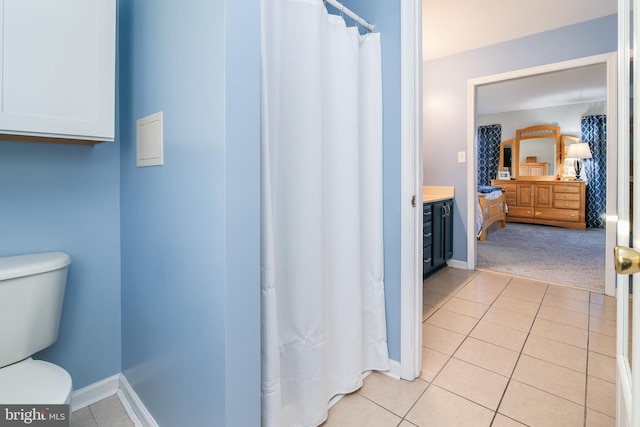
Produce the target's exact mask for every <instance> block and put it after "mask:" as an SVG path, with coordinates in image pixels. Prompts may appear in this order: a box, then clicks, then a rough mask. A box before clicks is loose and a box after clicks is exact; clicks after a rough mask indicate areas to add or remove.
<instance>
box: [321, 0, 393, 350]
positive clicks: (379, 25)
mask: <svg viewBox="0 0 640 427" xmlns="http://www.w3.org/2000/svg"><path fill="white" fill-rule="evenodd" d="M343 3H344V5H345V6H347V7H348V8H349V9H351V10H353V11H355V12H356V13H358V15H360V16H361V17H362V18H364V19H365V20H366V21H367V22H369V23H372V24H374V25H375V29H374V31H376V32H379V33H380V34H381V37H380V40H381V44H382V99H383V106H382V108H383V120H382V126H383V135H382V137H383V152H384V153H383V154H384V160H383V180H384V182H383V187H384V188H383V191H384V201H383V202H384V212H383V214H384V286H385V304H386V311H387V340H388V345H389V357H390V358H391V359H392V360H396V361H400V320H401V313H400V291H401V287H400V232H401V230H400V225H401V224H400V190H401V188H400V185H401V182H400V178H401V174H400V172H401V162H400V160H401V159H400V154H401V150H400V148H401V146H400V131H401V128H400V2H395V1H383V2H372V1H368V0H349V1H346V0H345V1H343ZM329 11H330V12H331V13H334V11H333V10H332V9H331V8H329ZM346 20H347V24H349V25H352V24H353V23H352V22H349V19H346Z"/></svg>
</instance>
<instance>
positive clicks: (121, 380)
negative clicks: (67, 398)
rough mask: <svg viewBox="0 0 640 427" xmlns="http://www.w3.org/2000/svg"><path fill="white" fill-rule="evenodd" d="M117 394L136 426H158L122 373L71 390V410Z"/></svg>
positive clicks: (73, 410)
mask: <svg viewBox="0 0 640 427" xmlns="http://www.w3.org/2000/svg"><path fill="white" fill-rule="evenodd" d="M114 394H115V395H117V396H118V398H119V399H120V401H121V402H122V406H123V407H124V409H125V411H127V414H128V415H129V418H131V420H132V421H133V423H134V424H135V426H136V427H158V424H157V423H156V421H155V420H154V419H153V417H152V416H151V414H150V413H149V411H147V408H145V406H144V405H143V404H142V401H141V400H140V398H139V397H138V395H137V394H136V392H135V391H134V390H133V388H132V387H131V384H129V381H127V378H126V377H125V376H124V375H123V374H116V375H113V376H111V377H109V378H105V379H103V380H101V381H98V382H96V383H93V384H89V385H88V386H86V387H83V388H81V389H78V390H76V391H74V392H73V396H72V397H71V412H75V411H78V410H80V409H82V408H86V407H87V406H89V405H92V404H94V403H96V402H99V401H101V400H102V399H106V398H107V397H109V396H113V395H114Z"/></svg>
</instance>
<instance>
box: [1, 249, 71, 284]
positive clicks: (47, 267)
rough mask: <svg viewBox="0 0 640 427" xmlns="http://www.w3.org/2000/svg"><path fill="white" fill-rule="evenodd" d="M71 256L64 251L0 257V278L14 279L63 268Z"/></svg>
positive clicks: (69, 261) (68, 262)
mask: <svg viewBox="0 0 640 427" xmlns="http://www.w3.org/2000/svg"><path fill="white" fill-rule="evenodd" d="M69 264H71V257H70V256H69V255H67V254H65V253H64V252H45V253H39V254H28V255H16V256H10V257H4V258H0V280H8V279H15V278H18V277H23V276H30V275H33V274H39V273H45V272H47V271H54V270H58V269H60V268H64V267H66V266H68V265H69Z"/></svg>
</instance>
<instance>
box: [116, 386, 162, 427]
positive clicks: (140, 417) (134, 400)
mask: <svg viewBox="0 0 640 427" xmlns="http://www.w3.org/2000/svg"><path fill="white" fill-rule="evenodd" d="M118 397H119V398H120V400H121V401H122V406H124V409H125V410H126V411H127V413H128V414H129V417H130V418H131V419H132V420H133V423H134V424H135V425H136V427H158V423H156V420H154V419H153V417H152V416H151V414H150V413H149V411H147V408H145V406H144V404H143V403H142V401H141V400H140V398H139V397H138V395H137V394H136V392H135V391H134V390H133V387H131V384H129V381H127V378H126V377H125V376H124V375H123V374H120V389H119V390H118Z"/></svg>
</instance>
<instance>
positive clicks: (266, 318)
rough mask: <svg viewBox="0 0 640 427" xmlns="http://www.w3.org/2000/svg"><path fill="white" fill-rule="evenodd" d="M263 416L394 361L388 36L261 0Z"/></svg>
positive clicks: (346, 388)
mask: <svg viewBox="0 0 640 427" xmlns="http://www.w3.org/2000/svg"><path fill="white" fill-rule="evenodd" d="M261 6H262V41H263V45H262V90H261V92H262V111H261V114H262V189H261V216H262V234H261V249H262V250H261V252H262V261H261V262H262V284H261V286H262V426H263V427H289V426H317V425H319V424H321V423H322V422H323V421H324V420H325V419H326V417H327V414H328V408H329V406H328V405H329V401H330V399H331V398H333V397H334V396H336V395H338V394H345V393H350V392H353V391H355V390H357V389H358V388H360V387H361V386H362V384H363V378H364V372H366V371H370V370H388V369H389V356H388V349H387V336H386V317H385V300H384V280H383V278H384V271H383V266H384V254H383V247H384V246H383V223H382V208H383V205H382V72H381V70H382V66H381V65H382V64H381V52H380V34H378V33H370V34H366V35H362V36H361V35H360V34H359V32H358V30H357V28H350V27H347V26H346V24H345V21H344V19H343V18H341V17H340V16H335V15H330V14H328V12H327V10H326V8H325V5H324V4H323V2H322V1H321V0H262V3H261Z"/></svg>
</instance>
